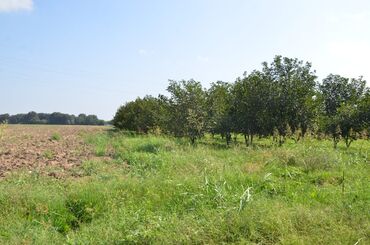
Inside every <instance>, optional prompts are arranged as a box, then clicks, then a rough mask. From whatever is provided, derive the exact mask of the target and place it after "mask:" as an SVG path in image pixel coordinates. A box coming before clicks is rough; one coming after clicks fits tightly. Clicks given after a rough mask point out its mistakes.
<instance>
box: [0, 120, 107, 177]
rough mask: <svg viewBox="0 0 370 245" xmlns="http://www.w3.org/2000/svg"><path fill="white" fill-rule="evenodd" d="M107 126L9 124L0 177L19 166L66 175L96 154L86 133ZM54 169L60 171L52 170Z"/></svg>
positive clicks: (0, 139) (0, 144) (0, 138)
mask: <svg viewBox="0 0 370 245" xmlns="http://www.w3.org/2000/svg"><path fill="white" fill-rule="evenodd" d="M104 129H106V128H105V127H99V126H59V125H58V126H54V125H42V126H41V125H7V126H6V127H5V128H4V129H3V130H2V131H3V132H2V135H0V177H3V176H5V174H6V173H9V172H11V171H13V170H16V169H28V170H29V171H30V172H31V171H37V172H41V173H47V174H49V175H53V176H54V175H64V172H68V170H70V169H72V168H73V167H75V166H79V165H80V164H81V163H82V162H83V161H85V160H87V159H89V158H92V157H93V153H92V149H91V147H90V146H89V145H87V144H86V143H85V142H84V140H83V137H82V136H83V134H85V133H95V132H99V131H102V130H104ZM0 133H1V132H0ZM52 169H58V171H56V172H55V171H54V172H53V171H50V170H52ZM55 177H60V176H55Z"/></svg>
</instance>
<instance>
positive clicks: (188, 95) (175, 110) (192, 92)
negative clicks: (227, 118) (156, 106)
mask: <svg viewBox="0 0 370 245" xmlns="http://www.w3.org/2000/svg"><path fill="white" fill-rule="evenodd" d="M167 91H168V92H169V93H170V97H169V98H166V99H165V100H166V103H168V113H167V115H168V117H167V119H166V121H167V122H166V126H167V130H168V131H169V132H170V133H171V134H173V135H174V136H176V137H184V136H185V137H188V138H189V139H190V141H191V143H192V144H194V143H195V141H196V139H198V138H200V137H202V136H203V135H204V132H205V131H206V118H207V110H206V99H207V97H206V92H205V91H204V89H203V87H202V85H201V84H200V82H196V81H194V80H189V81H185V80H182V81H179V82H177V81H172V80H171V81H170V84H169V86H168V88H167Z"/></svg>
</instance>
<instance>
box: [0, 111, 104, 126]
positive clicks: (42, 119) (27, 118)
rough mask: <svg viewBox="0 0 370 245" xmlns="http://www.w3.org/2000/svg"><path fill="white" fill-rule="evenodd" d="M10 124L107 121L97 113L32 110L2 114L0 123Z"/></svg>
mask: <svg viewBox="0 0 370 245" xmlns="http://www.w3.org/2000/svg"><path fill="white" fill-rule="evenodd" d="M5 122H6V123H9V124H58V125H104V124H105V123H106V122H105V121H104V120H100V119H99V118H98V117H97V116H96V115H86V114H80V115H78V116H75V115H69V114H64V113H60V112H54V113H51V114H50V113H36V112H34V111H31V112H29V113H27V114H16V115H9V114H1V115H0V123H5Z"/></svg>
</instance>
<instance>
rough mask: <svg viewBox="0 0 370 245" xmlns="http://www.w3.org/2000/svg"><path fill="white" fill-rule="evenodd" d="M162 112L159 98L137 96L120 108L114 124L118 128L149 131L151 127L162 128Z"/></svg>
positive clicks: (142, 131)
mask: <svg viewBox="0 0 370 245" xmlns="http://www.w3.org/2000/svg"><path fill="white" fill-rule="evenodd" d="M162 114H163V112H162V105H161V101H160V100H159V99H156V98H154V97H151V96H146V97H144V98H143V99H140V98H137V99H136V100H135V101H132V102H129V103H126V104H125V105H123V106H121V107H120V108H119V109H118V111H117V113H116V115H115V117H114V119H113V125H114V126H115V127H116V128H118V129H124V130H129V131H137V132H141V133H148V132H149V131H150V130H151V129H154V128H160V126H161V118H160V116H161V115H162Z"/></svg>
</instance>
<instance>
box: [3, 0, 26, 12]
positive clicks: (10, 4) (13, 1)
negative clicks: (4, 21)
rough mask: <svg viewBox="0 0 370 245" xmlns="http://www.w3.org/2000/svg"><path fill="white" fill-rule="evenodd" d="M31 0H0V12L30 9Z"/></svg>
mask: <svg viewBox="0 0 370 245" xmlns="http://www.w3.org/2000/svg"><path fill="white" fill-rule="evenodd" d="M32 9H33V1H32V0H0V12H14V11H21V10H25V11H31V10H32Z"/></svg>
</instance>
